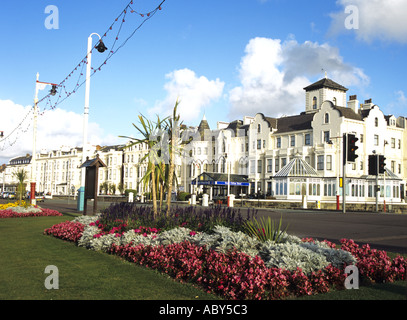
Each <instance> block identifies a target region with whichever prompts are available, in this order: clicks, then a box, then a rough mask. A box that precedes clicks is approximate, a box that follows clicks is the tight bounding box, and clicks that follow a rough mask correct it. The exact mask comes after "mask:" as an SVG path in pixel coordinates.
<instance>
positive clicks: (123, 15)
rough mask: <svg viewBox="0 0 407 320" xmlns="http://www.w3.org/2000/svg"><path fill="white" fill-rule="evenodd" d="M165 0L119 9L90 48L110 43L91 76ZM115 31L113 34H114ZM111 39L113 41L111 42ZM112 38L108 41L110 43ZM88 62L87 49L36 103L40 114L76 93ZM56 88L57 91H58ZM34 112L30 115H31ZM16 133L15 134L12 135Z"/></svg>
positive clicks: (9, 142) (3, 145)
mask: <svg viewBox="0 0 407 320" xmlns="http://www.w3.org/2000/svg"><path fill="white" fill-rule="evenodd" d="M165 1H166V0H161V2H160V3H159V4H158V6H156V7H155V8H154V9H153V10H151V11H147V12H140V11H138V10H136V9H135V8H134V6H133V5H134V4H133V0H131V1H130V2H129V3H128V4H127V5H126V7H125V8H124V9H123V10H122V11H121V12H120V14H119V15H118V16H117V18H116V19H114V21H113V22H112V23H111V25H110V26H109V27H108V29H107V30H106V31H105V33H104V34H103V35H101V39H100V41H99V42H98V44H97V45H96V46H94V47H93V48H92V49H91V52H92V51H93V50H95V49H96V50H98V46H99V45H103V46H104V45H105V44H106V45H107V46H108V47H109V48H106V47H104V50H107V51H108V54H107V56H106V58H105V59H104V60H103V61H102V62H101V64H100V65H99V66H97V67H91V74H90V76H91V77H92V76H94V75H95V74H96V73H97V72H99V71H101V70H102V68H103V67H104V66H105V65H106V64H107V62H108V61H109V60H110V59H111V58H112V57H113V56H114V55H115V54H117V53H118V51H119V50H120V49H121V48H123V47H124V46H125V45H126V43H127V42H128V41H129V40H130V39H131V38H132V37H133V36H134V34H135V33H136V32H137V31H138V30H139V29H140V28H141V27H142V26H143V25H144V24H145V23H146V22H147V21H148V20H149V19H151V18H152V17H153V16H154V15H155V14H156V13H157V12H158V11H161V10H162V6H163V4H164V2H165ZM132 19H135V20H136V23H135V24H133V25H135V27H134V28H133V29H131V30H130V34H128V35H126V36H124V37H123V41H122V33H123V31H124V28H123V27H124V24H125V23H129V22H131V21H132ZM112 35H113V36H112ZM109 39H111V40H110V42H109ZM108 42H109V43H108ZM87 64H88V53H86V56H85V58H83V59H82V60H81V61H80V62H79V63H78V64H77V65H76V66H75V67H74V68H73V69H72V71H71V72H69V73H68V75H67V76H66V77H65V78H64V79H63V80H62V81H61V82H60V83H59V84H55V86H54V87H53V90H54V91H53V92H49V93H48V94H47V95H45V96H44V97H42V98H41V99H39V100H38V103H37V106H40V104H42V105H43V106H42V108H41V109H42V110H41V111H40V112H39V113H38V114H39V115H40V116H42V115H44V113H45V112H46V111H48V110H53V109H55V108H56V107H57V106H58V105H59V104H61V103H62V102H64V101H65V100H66V99H68V98H69V97H70V96H72V95H73V94H75V93H76V92H77V91H78V89H79V88H81V87H82V86H83V85H84V84H85V83H86V74H85V68H86V65H87ZM55 90H56V92H57V93H56V92H55ZM33 111H34V106H32V108H30V110H29V112H28V113H27V114H26V115H25V117H24V118H23V119H22V121H21V122H20V123H19V124H18V125H17V127H16V128H15V129H13V130H12V131H10V132H9V133H7V135H5V136H4V137H2V138H1V140H0V151H3V150H5V149H7V148H9V147H11V146H13V145H14V144H15V143H16V141H17V140H18V138H19V137H20V136H21V135H22V134H23V133H25V132H27V131H28V129H29V128H30V126H31V124H32V121H28V124H27V123H26V122H27V120H29V119H32V116H33ZM30 116H31V117H30ZM14 136H15V138H13V137H14Z"/></svg>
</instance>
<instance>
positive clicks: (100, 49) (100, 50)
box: [95, 40, 107, 53]
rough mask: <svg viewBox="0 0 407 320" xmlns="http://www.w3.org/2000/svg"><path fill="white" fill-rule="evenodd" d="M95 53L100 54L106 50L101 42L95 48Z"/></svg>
mask: <svg viewBox="0 0 407 320" xmlns="http://www.w3.org/2000/svg"><path fill="white" fill-rule="evenodd" d="M95 48H96V50H97V51H99V52H100V53H103V52H105V51H106V50H107V48H106V46H105V44H104V43H103V41H102V40H100V41H99V44H98V45H97V46H96V47H95Z"/></svg>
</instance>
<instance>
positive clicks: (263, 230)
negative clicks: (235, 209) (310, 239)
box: [244, 217, 288, 243]
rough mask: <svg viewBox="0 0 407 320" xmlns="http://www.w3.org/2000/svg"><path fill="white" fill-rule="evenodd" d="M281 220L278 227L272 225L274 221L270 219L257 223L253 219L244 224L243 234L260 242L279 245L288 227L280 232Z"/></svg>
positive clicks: (263, 219)
mask: <svg viewBox="0 0 407 320" xmlns="http://www.w3.org/2000/svg"><path fill="white" fill-rule="evenodd" d="M281 224H282V218H280V222H279V224H278V225H275V224H274V221H273V220H271V218H270V217H267V219H266V218H264V217H263V218H261V219H260V221H257V220H256V218H253V219H252V220H251V221H250V220H248V221H246V222H245V224H244V227H245V232H246V233H247V234H248V235H249V236H251V237H254V238H257V239H258V240H259V241H261V242H265V241H267V240H270V241H273V242H275V243H279V242H281V241H283V240H284V236H285V234H286V231H287V228H288V226H287V227H286V228H285V229H284V230H282V229H281Z"/></svg>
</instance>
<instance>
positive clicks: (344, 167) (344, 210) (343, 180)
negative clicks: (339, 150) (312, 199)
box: [342, 133, 348, 213]
mask: <svg viewBox="0 0 407 320" xmlns="http://www.w3.org/2000/svg"><path fill="white" fill-rule="evenodd" d="M347 142H348V135H347V133H345V134H344V135H343V170H342V175H343V176H342V200H343V202H342V213H346V162H347V159H348V155H347V152H348V148H347Z"/></svg>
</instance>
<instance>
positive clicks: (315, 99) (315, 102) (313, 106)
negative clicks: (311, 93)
mask: <svg viewBox="0 0 407 320" xmlns="http://www.w3.org/2000/svg"><path fill="white" fill-rule="evenodd" d="M316 108H317V97H314V98H312V109H316Z"/></svg>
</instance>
